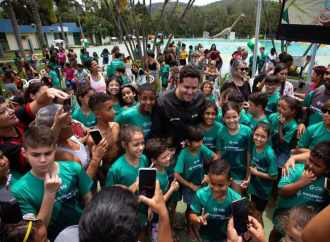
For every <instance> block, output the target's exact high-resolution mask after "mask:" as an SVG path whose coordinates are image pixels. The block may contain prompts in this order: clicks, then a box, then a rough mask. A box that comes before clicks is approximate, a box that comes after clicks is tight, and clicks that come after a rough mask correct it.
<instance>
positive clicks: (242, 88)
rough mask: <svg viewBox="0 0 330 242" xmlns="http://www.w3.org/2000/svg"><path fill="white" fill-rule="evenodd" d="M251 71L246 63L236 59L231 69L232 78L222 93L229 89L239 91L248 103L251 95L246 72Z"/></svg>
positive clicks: (225, 84)
mask: <svg viewBox="0 0 330 242" xmlns="http://www.w3.org/2000/svg"><path fill="white" fill-rule="evenodd" d="M247 71H249V68H248V67H247V64H246V62H245V61H242V60H239V59H234V60H233V63H232V65H231V68H230V76H229V78H228V80H227V81H226V82H225V83H224V84H223V85H222V87H221V90H220V91H221V92H223V91H225V90H226V89H227V88H233V89H236V90H238V91H239V92H241V93H242V95H243V96H244V100H245V101H246V102H247V101H248V99H249V95H250V94H251V88H250V84H249V82H248V81H247V77H246V72H247Z"/></svg>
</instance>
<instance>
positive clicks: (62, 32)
mask: <svg viewBox="0 0 330 242" xmlns="http://www.w3.org/2000/svg"><path fill="white" fill-rule="evenodd" d="M57 11H58V22H59V23H60V27H61V34H62V38H63V40H64V41H65V43H66V44H67V45H68V44H69V42H68V38H67V36H65V34H64V30H63V23H62V13H61V10H60V8H59V6H58V7H57Z"/></svg>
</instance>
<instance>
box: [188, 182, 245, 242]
mask: <svg viewBox="0 0 330 242" xmlns="http://www.w3.org/2000/svg"><path fill="white" fill-rule="evenodd" d="M240 198H241V195H239V194H238V193H237V192H235V191H234V190H232V189H231V188H229V187H228V188H227V196H226V199H225V200H224V201H222V202H220V201H217V200H215V199H214V197H213V194H212V191H211V188H210V187H203V188H201V189H199V190H198V191H197V192H196V195H195V198H194V201H193V204H192V205H191V206H190V207H191V209H192V211H193V212H194V213H196V214H197V215H198V216H200V215H201V213H202V208H204V213H205V214H210V215H209V217H208V218H207V225H206V226H204V225H201V226H200V229H199V234H200V236H201V238H202V239H203V240H211V241H213V240H217V241H218V240H219V241H220V240H221V241H222V240H225V239H227V225H228V221H229V219H230V216H231V214H232V211H231V203H232V202H233V201H236V200H238V199H240Z"/></svg>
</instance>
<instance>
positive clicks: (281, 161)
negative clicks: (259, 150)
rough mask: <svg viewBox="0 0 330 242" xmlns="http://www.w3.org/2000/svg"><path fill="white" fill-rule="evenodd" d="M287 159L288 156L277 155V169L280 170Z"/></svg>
mask: <svg viewBox="0 0 330 242" xmlns="http://www.w3.org/2000/svg"><path fill="white" fill-rule="evenodd" d="M289 158H290V154H277V167H278V168H281V169H282V168H283V167H284V165H285V163H286V162H287V161H288V159H289Z"/></svg>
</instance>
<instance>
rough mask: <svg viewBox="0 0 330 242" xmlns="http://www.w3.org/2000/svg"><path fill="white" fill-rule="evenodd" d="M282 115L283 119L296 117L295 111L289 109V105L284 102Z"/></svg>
mask: <svg viewBox="0 0 330 242" xmlns="http://www.w3.org/2000/svg"><path fill="white" fill-rule="evenodd" d="M280 113H281V115H282V117H283V118H289V117H292V116H293V115H294V113H295V111H294V110H292V109H291V108H290V107H289V104H288V103H287V102H284V101H282V103H281V112H280Z"/></svg>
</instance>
